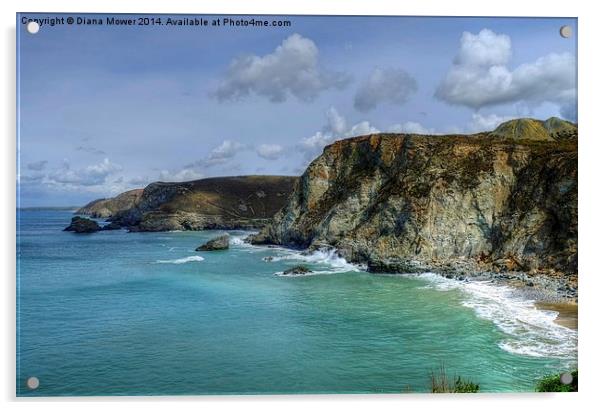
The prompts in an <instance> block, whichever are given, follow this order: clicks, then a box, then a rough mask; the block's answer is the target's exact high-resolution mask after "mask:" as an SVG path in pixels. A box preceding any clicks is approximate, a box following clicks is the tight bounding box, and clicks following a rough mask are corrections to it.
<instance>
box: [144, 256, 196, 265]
mask: <svg viewBox="0 0 602 410" xmlns="http://www.w3.org/2000/svg"><path fill="white" fill-rule="evenodd" d="M204 260H205V258H203V257H202V256H198V255H195V256H187V257H185V258H180V259H168V260H158V261H156V262H155V263H172V264H175V265H180V264H182V263H188V262H201V261H204Z"/></svg>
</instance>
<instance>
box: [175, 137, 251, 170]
mask: <svg viewBox="0 0 602 410" xmlns="http://www.w3.org/2000/svg"><path fill="white" fill-rule="evenodd" d="M246 149H247V146H246V145H244V144H241V143H239V142H236V141H231V140H224V141H222V143H221V144H219V145H218V146H217V147H215V148H213V149H212V150H211V152H209V154H208V155H207V156H206V157H205V158H202V159H200V160H198V161H195V162H193V163H192V164H188V165H186V166H185V167H184V168H185V169H187V168H211V167H213V166H216V165H221V164H224V163H226V162H228V161H229V160H231V159H232V158H234V157H235V156H236V154H238V153H239V152H241V151H244V150H246Z"/></svg>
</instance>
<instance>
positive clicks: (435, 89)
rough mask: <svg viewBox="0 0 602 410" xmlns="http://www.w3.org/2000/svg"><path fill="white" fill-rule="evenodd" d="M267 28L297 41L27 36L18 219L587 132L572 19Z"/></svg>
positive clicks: (216, 35)
mask: <svg viewBox="0 0 602 410" xmlns="http://www.w3.org/2000/svg"><path fill="white" fill-rule="evenodd" d="M23 16H27V17H30V18H43V17H47V16H54V17H56V16H65V17H67V16H68V15H45V14H22V15H21V17H23ZM91 17H95V16H91ZM96 17H103V16H96ZM161 17H162V18H163V19H164V20H165V19H166V18H167V16H161ZM173 17H176V18H178V17H182V16H173ZM205 17H206V18H207V19H209V20H211V19H214V18H220V17H221V16H205ZM246 18H251V17H246ZM266 19H268V20H273V19H286V20H289V21H291V26H290V27H286V28H282V27H279V28H272V27H268V28H257V27H255V28H254V27H238V28H237V27H232V28H230V27H228V28H226V27H181V26H179V27H173V26H171V27H167V26H152V27H144V26H133V27H132V26H127V27H124V26H120V27H117V26H107V25H103V26H87V25H82V26H78V25H71V26H70V25H57V26H54V27H49V26H44V25H42V27H41V29H40V32H39V33H37V34H35V35H30V34H28V33H27V32H26V31H25V27H24V26H23V25H21V24H18V53H19V56H18V57H19V58H18V61H19V70H18V71H19V72H18V77H19V95H18V104H19V113H20V122H19V131H20V152H19V159H20V161H19V163H20V169H19V173H20V187H21V192H20V202H21V206H42V205H53V206H58V205H77V204H83V203H85V202H87V201H89V200H92V199H96V198H99V197H107V196H112V195H115V194H117V193H119V192H122V191H125V190H127V189H132V188H138V187H144V186H145V185H146V184H148V183H150V182H153V181H157V180H164V181H181V180H189V179H197V178H202V177H210V176H218V175H243V174H282V175H299V174H300V173H302V171H303V169H304V168H305V166H306V165H307V164H308V162H309V161H310V160H311V159H313V158H314V157H315V156H317V155H319V153H320V152H321V150H322V148H323V147H324V145H326V144H329V143H331V142H333V141H335V140H337V139H341V138H347V137H350V136H354V135H361V134H364V133H369V132H378V131H380V132H385V131H398V132H416V133H429V134H441V133H452V132H453V133H456V132H459V133H472V132H476V131H481V130H488V129H492V128H494V127H495V126H496V125H497V124H499V122H501V121H504V120H506V119H509V118H513V117H519V116H529V117H535V118H541V119H545V118H548V117H550V116H561V117H564V118H567V119H570V120H573V121H576V92H577V91H576V58H577V55H576V44H577V40H576V38H577V35H576V34H577V22H576V20H575V19H568V18H567V19H558V18H553V19H546V18H539V19H536V18H524V19H518V18H422V17H312V16H307V17H297V16H286V17H277V16H268V17H266ZM19 23H20V21H19ZM562 25H570V26H571V27H572V28H573V33H574V35H573V36H572V37H571V38H568V39H566V38H563V37H561V36H560V35H559V28H560V27H561V26H562Z"/></svg>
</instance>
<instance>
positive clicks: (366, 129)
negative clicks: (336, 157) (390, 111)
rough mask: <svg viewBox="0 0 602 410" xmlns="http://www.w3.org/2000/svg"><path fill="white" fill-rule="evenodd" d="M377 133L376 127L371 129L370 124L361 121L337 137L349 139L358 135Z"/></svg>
mask: <svg viewBox="0 0 602 410" xmlns="http://www.w3.org/2000/svg"><path fill="white" fill-rule="evenodd" d="M378 132H380V130H379V129H378V128H376V127H373V126H372V125H371V124H370V122H368V121H361V122H358V123H357V124H355V125H353V126H352V127H351V128H350V129H349V130H347V131H345V132H343V134H342V135H339V136H340V137H342V138H351V137H357V136H359V135H367V134H376V133H378ZM337 139H340V138H337Z"/></svg>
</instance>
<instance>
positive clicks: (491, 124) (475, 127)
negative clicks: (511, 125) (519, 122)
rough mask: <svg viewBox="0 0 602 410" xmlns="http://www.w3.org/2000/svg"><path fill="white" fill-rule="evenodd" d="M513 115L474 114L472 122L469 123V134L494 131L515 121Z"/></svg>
mask: <svg viewBox="0 0 602 410" xmlns="http://www.w3.org/2000/svg"><path fill="white" fill-rule="evenodd" d="M515 118H516V117H515V116H512V115H503V116H500V115H496V114H489V115H481V114H479V113H474V114H472V120H471V121H470V123H468V126H467V129H468V132H481V131H493V130H494V129H496V128H497V126H498V125H500V124H501V123H503V122H506V121H510V120H512V119H515Z"/></svg>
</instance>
